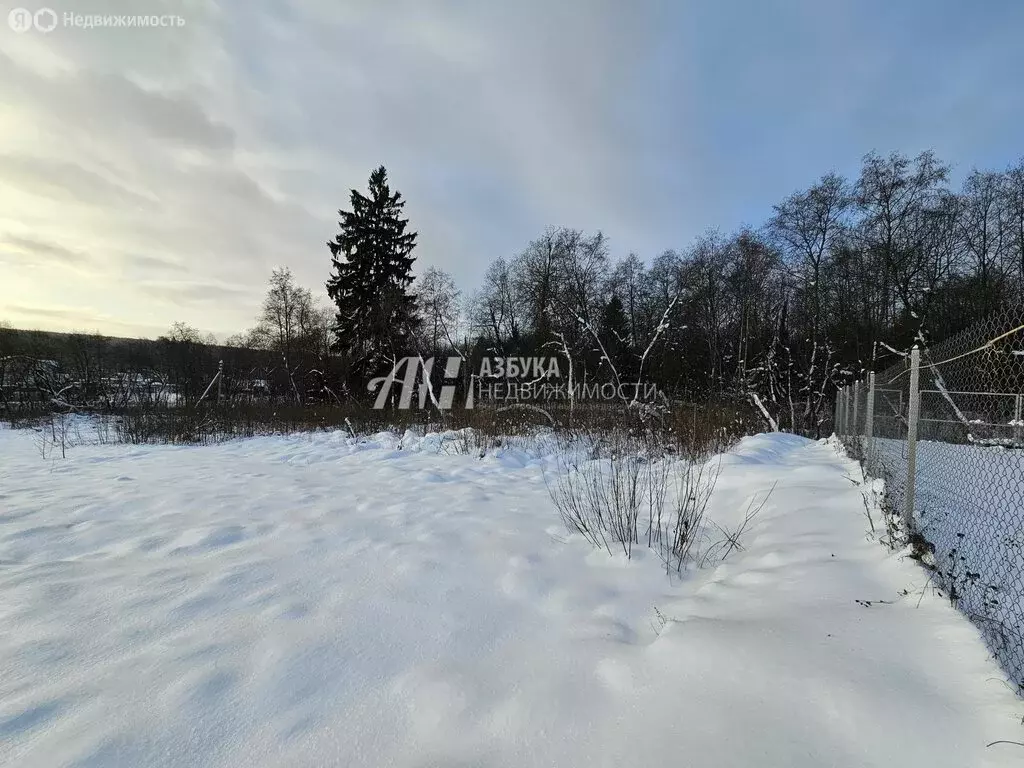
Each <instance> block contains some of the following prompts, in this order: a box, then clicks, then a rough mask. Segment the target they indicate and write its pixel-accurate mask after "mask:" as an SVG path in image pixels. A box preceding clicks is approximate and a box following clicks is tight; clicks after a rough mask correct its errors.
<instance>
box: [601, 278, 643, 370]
mask: <svg viewBox="0 0 1024 768" xmlns="http://www.w3.org/2000/svg"><path fill="white" fill-rule="evenodd" d="M597 333H598V338H599V339H600V340H601V345H602V346H603V347H604V351H605V352H606V353H607V355H608V362H610V363H611V365H613V366H615V371H616V372H617V373H618V375H619V379H620V380H621V381H622V383H623V384H625V383H627V382H628V383H632V381H633V380H634V378H635V376H636V370H635V369H636V365H635V361H634V359H633V354H632V349H631V342H630V330H629V320H628V319H627V318H626V312H625V308H624V307H623V305H622V299H620V298H619V297H618V295H616V294H614V293H613V294H612V296H611V299H609V300H608V303H607V304H605V306H604V311H603V312H602V313H601V326H600V328H599V329H598V332H597Z"/></svg>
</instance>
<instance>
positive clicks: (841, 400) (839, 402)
mask: <svg viewBox="0 0 1024 768" xmlns="http://www.w3.org/2000/svg"><path fill="white" fill-rule="evenodd" d="M836 411H837V413H838V419H837V421H838V422H839V427H838V429H836V434H838V435H839V436H840V437H843V436H844V435H845V434H846V387H843V388H842V389H840V390H839V396H838V397H837V398H836Z"/></svg>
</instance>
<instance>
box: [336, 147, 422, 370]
mask: <svg viewBox="0 0 1024 768" xmlns="http://www.w3.org/2000/svg"><path fill="white" fill-rule="evenodd" d="M350 204H351V206H352V210H351V211H344V210H342V211H338V214H339V215H340V216H341V221H340V222H339V225H340V227H341V232H339V233H338V235H336V236H335V238H334V240H333V241H330V242H328V243H327V245H328V247H329V248H330V249H331V257H332V258H331V262H332V264H333V266H334V271H333V274H332V275H331V278H330V280H328V281H327V294H328V295H329V296H330V297H331V299H332V300H333V301H334V303H335V305H336V306H337V310H338V311H337V316H336V321H335V326H334V331H335V333H336V336H337V342H336V345H335V346H336V349H337V351H338V352H340V353H341V354H342V355H343V356H344V357H345V358H347V362H348V365H349V368H350V371H351V373H352V374H353V376H354V377H356V378H357V379H366V378H369V377H372V376H379V375H383V374H384V373H386V369H389V368H390V366H392V365H394V363H395V362H396V361H397V360H398V358H400V357H402V356H404V355H406V354H408V353H409V352H410V347H411V345H412V343H413V334H414V332H415V330H416V328H417V326H418V324H419V315H418V310H417V306H416V299H415V296H413V295H412V294H411V293H410V291H409V288H410V286H411V285H412V282H413V276H412V264H413V261H415V257H414V256H413V255H412V251H413V249H414V248H415V247H416V233H415V232H408V231H406V229H407V227H408V225H409V221H408V219H404V218H402V215H401V214H402V208H403V207H404V206H405V201H404V200H403V199H402V195H401V193H399V192H397V191H395V192H392V191H391V189H390V188H389V187H388V178H387V171H386V170H385V169H384V166H381V167H380V168H378V169H377V170H375V171H374V172H373V173H372V174H370V182H369V196H368V197H367V196H366V195H363V194H362V193H360V192H359V191H357V190H355V189H353V190H352V194H351V198H350Z"/></svg>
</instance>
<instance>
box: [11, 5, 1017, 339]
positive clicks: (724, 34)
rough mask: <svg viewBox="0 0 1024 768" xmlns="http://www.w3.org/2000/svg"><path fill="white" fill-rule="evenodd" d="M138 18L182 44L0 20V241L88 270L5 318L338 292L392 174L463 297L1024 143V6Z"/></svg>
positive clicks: (184, 307) (52, 279)
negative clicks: (587, 257)
mask: <svg viewBox="0 0 1024 768" xmlns="http://www.w3.org/2000/svg"><path fill="white" fill-rule="evenodd" d="M24 4H25V5H26V7H29V8H30V10H34V9H35V7H37V6H38V5H39V4H43V3H38V4H35V3H34V0H25V3H24ZM48 4H49V5H51V6H52V3H48ZM55 10H58V13H62V12H63V11H64V10H66V9H65V8H58V9H55ZM82 12H83V13H84V12H85V11H84V10H83V11H82ZM88 12H89V13H98V14H130V15H135V14H137V13H139V9H138V4H137V3H136V2H134V1H133V0H96V2H95V3H92V4H91V5H90V7H89V9H88ZM146 13H147V14H150V13H155V14H159V13H173V14H177V15H180V16H182V18H183V19H184V20H185V25H184V26H183V27H170V28H131V29H129V28H116V29H115V28H110V29H88V30H87V29H72V28H58V29H56V30H54V32H53V33H51V34H49V35H39V34H33V33H26V34H23V35H17V34H15V33H13V32H11V31H10V30H7V29H6V28H2V27H0V141H2V142H3V154H2V155H0V232H7V233H9V234H10V235H12V236H14V237H17V238H21V240H22V241H23V242H22V243H21V245H17V244H16V243H13V242H12V241H10V240H9V238H8V242H9V245H10V248H9V250H8V253H16V254H18V257H19V258H20V257H23V256H27V255H32V258H36V259H40V260H44V259H45V260H46V262H47V263H49V264H52V265H58V264H61V263H63V264H65V265H69V264H72V263H73V262H74V255H75V254H77V255H83V254H88V260H87V261H80V262H78V268H77V269H76V272H75V274H70V273H69V274H64V273H62V272H61V271H60V270H58V269H56V268H54V269H51V270H50V272H48V273H47V280H46V281H41V280H39V279H38V278H37V277H36V276H35V274H34V273H30V272H29V271H28V270H27V267H26V266H25V264H24V263H22V262H19V263H16V264H14V265H11V264H10V260H9V259H8V261H7V262H5V264H6V266H5V271H6V272H7V275H6V278H7V279H6V280H4V281H2V282H0V308H2V307H3V306H4V304H5V302H7V305H8V306H9V305H10V302H12V301H17V304H18V305H19V306H22V307H27V306H29V305H31V306H34V307H37V308H39V309H40V311H46V310H47V309H48V308H52V307H63V308H66V307H73V306H81V307H93V306H102V308H103V311H102V312H101V313H99V314H98V315H90V317H95V318H96V319H97V321H102V322H108V321H107V320H103V319H102V318H103V317H108V318H110V320H109V322H110V323H111V325H110V327H111V328H112V329H113V328H115V327H116V328H123V326H121V325H117V323H124V324H128V325H132V324H135V325H134V327H137V328H140V329H141V328H152V327H160V328H166V327H167V326H169V325H170V323H171V322H173V321H175V320H186V321H189V322H191V323H192V324H194V325H197V326H201V327H205V328H210V329H213V330H215V331H217V332H219V333H221V334H227V333H231V332H234V331H237V330H239V329H242V328H245V327H247V326H249V325H251V323H252V319H253V318H252V315H253V313H254V311H255V309H256V308H257V307H258V305H259V302H260V300H261V298H262V294H263V291H264V288H265V283H266V279H267V278H268V277H269V274H270V271H271V269H272V268H273V267H274V266H275V265H278V264H287V265H289V266H291V267H292V269H293V271H294V273H295V275H296V277H297V278H298V279H299V280H300V281H301V282H303V283H304V284H306V285H307V286H309V287H311V288H313V289H314V290H315V291H318V292H320V291H322V289H323V283H324V281H325V280H326V278H327V275H328V271H329V264H330V261H329V254H328V251H327V248H326V246H325V241H326V240H328V239H330V238H331V237H332V236H333V234H334V233H335V232H336V228H337V215H336V212H337V209H338V208H341V207H344V206H346V205H347V201H348V192H349V189H350V188H352V187H363V186H364V185H365V180H366V177H367V176H368V174H369V172H370V170H371V169H372V168H374V167H375V166H377V165H379V164H381V163H383V164H385V165H386V166H387V167H388V169H389V172H390V174H391V178H392V181H393V184H394V186H396V187H397V188H398V189H400V190H401V191H402V192H403V194H404V195H405V197H406V200H407V208H406V212H407V214H408V215H409V216H410V218H411V220H412V227H413V229H415V230H417V231H418V232H419V234H420V238H419V247H418V249H417V254H418V257H419V259H420V262H419V264H418V265H417V269H419V270H422V269H424V268H426V266H428V265H437V266H441V267H443V268H445V269H448V270H450V271H452V272H453V273H454V274H455V276H456V278H457V279H458V281H459V283H460V284H461V287H462V288H463V289H464V290H465V291H466V292H467V293H468V292H471V291H472V290H473V289H474V288H475V286H476V285H477V283H478V281H479V279H480V277H481V276H482V274H483V272H484V270H485V269H486V266H487V264H488V263H489V262H490V261H491V260H492V259H493V258H495V257H497V256H508V255H511V254H512V253H514V252H515V251H516V250H518V249H519V248H521V247H522V246H523V245H525V243H526V242H527V241H529V240H530V239H531V238H532V237H534V236H536V235H537V234H539V233H540V232H541V231H542V230H543V229H544V227H545V226H547V225H551V224H555V225H568V226H575V227H581V228H586V229H590V230H595V229H598V228H600V229H602V230H604V231H605V233H606V234H607V235H609V237H610V241H611V246H612V249H613V252H614V253H615V255H625V254H626V253H627V252H629V251H630V250H636V251H638V252H639V253H640V254H641V255H643V256H648V257H650V256H653V255H654V254H656V253H658V252H660V251H661V250H663V249H664V248H668V247H676V248H678V247H685V245H686V244H687V242H688V241H689V240H690V239H692V238H693V237H694V236H695V235H696V234H698V233H699V232H700V231H702V230H703V229H704V228H705V227H708V226H718V227H722V228H724V229H731V228H733V227H736V226H738V225H739V224H740V223H742V222H747V223H751V224H757V223H759V222H760V220H762V219H763V218H764V216H766V215H767V214H768V213H769V212H770V208H771V205H772V203H774V202H776V201H777V200H778V199H780V198H781V197H782V196H784V195H786V194H788V193H789V192H791V191H792V190H793V189H796V188H797V187H799V186H801V185H806V184H808V183H810V182H811V181H813V180H814V179H815V178H816V177H818V176H819V175H820V174H821V173H823V172H826V171H828V170H830V169H833V168H835V169H838V170H840V171H844V172H847V173H850V172H855V171H856V166H857V163H858V161H859V158H860V157H861V155H863V154H864V152H866V151H867V150H869V149H872V148H878V149H880V150H882V151H889V150H892V149H899V150H903V151H907V152H916V151H918V150H919V149H922V148H924V147H927V146H934V147H935V148H936V149H938V150H939V152H940V154H946V155H947V157H946V159H948V160H951V161H954V162H958V163H962V164H964V165H967V166H969V165H971V164H973V163H979V164H985V163H990V162H998V163H1005V162H1009V161H1010V160H1012V159H1013V158H1014V156H1015V155H1016V154H1018V153H1019V152H1020V151H1021V150H1020V148H1019V145H1018V144H1017V143H1016V142H1017V141H1018V140H1017V138H1016V135H1015V133H1014V128H1015V126H1017V125H1019V123H1020V119H1021V118H1022V117H1024V107H1022V105H1021V104H1020V100H1019V99H1014V98H1013V97H1012V94H1014V93H1016V89H1017V85H1016V81H1015V80H1014V78H1015V77H1016V73H1017V72H1019V71H1021V69H1024V54H1022V52H1021V48H1020V46H1019V45H1017V44H1016V41H1015V39H1014V38H1013V34H1014V32H1015V30H1018V29H1019V28H1020V26H1021V24H1022V23H1024V6H1019V5H1016V4H1000V5H999V6H998V7H993V8H991V9H987V11H986V13H984V14H981V13H977V12H976V10H975V9H972V8H971V7H969V6H963V5H962V4H961V5H954V4H949V3H945V2H939V3H937V4H936V3H932V2H925V1H924V0H912V1H911V2H908V3H898V4H893V3H883V2H880V0H865V2H863V3H857V4H855V5H844V6H841V7H840V6H835V5H834V4H821V3H817V2H811V1H810V0H797V2H793V3H789V4H786V5H785V6H784V7H775V6H771V7H769V6H768V5H765V4H755V3H750V4H747V5H744V6H742V7H740V6H739V5H738V4H736V3H718V4H706V3H693V2H689V0H680V2H668V0H641V2H637V3H632V4H624V3H621V2H616V1H615V0H564V2H560V3H556V4H552V3H549V2H544V1H542V0H521V1H520V2H517V3H483V2H477V3H457V4H456V3H438V2H427V1H426V0H392V1H391V2H387V3H373V2H364V0H296V1H295V2H291V3H282V2H279V1H278V0H250V2H247V3H229V2H227V1H226V0H220V1H219V2H215V1H214V0H152V2H150V3H149V4H148V5H147V8H146ZM962 32H963V34H962ZM967 32H969V34H967ZM953 155H955V156H953ZM26 243H36V244H43V245H42V246H40V247H35V248H33V247H30V246H29V245H26ZM47 244H48V245H50V246H52V247H53V248H54V249H56V250H52V251H50V252H48V253H47V252H46V251H45V245H47ZM61 249H63V250H61ZM61 254H63V256H62V255H61ZM0 258H2V256H0ZM62 258H63V262H62ZM168 281H170V282H168ZM99 296H101V297H102V299H98V298H97V297H99ZM83 311H84V310H83ZM101 316H102V317H101ZM38 317H40V318H42V317H43V316H42V315H40V316H38ZM51 317H52V325H53V327H60V323H61V322H62V321H61V320H60V316H59V315H53V316H51ZM114 318H116V321H115V320H114Z"/></svg>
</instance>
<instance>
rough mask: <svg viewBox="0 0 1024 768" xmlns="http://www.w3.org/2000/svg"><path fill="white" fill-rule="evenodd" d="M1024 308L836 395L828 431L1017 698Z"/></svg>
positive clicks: (1023, 516) (1023, 517)
mask: <svg viewBox="0 0 1024 768" xmlns="http://www.w3.org/2000/svg"><path fill="white" fill-rule="evenodd" d="M1022 416H1024V310H1022V309H1021V308H1010V309H1006V310H1003V311H1002V312H1000V313H998V314H996V315H994V316H992V317H990V318H988V319H986V320H985V321H983V322H981V323H979V324H977V325H975V326H973V327H971V328H968V329H967V330H965V331H964V332H962V333H961V334H959V335H957V336H955V337H953V338H951V339H948V340H947V341H945V342H943V343H942V344H940V345H937V346H935V347H932V348H930V349H929V348H927V347H924V346H923V345H922V346H921V347H918V346H915V347H914V348H913V349H912V350H911V351H910V353H909V354H907V355H906V356H905V357H903V358H901V360H900V361H899V362H898V363H897V364H896V365H894V366H892V367H891V368H889V369H888V370H885V371H879V372H873V373H869V374H868V375H867V376H866V377H865V378H864V379H863V380H860V381H856V382H853V383H851V384H849V385H848V386H846V387H843V388H842V389H841V390H840V391H839V393H838V395H837V398H836V406H835V415H834V418H835V424H836V434H837V436H838V437H839V438H840V440H841V441H842V442H843V444H844V445H845V446H846V448H847V451H848V452H849V453H850V455H851V456H853V457H855V458H857V459H859V460H860V461H861V462H862V463H863V466H864V470H865V473H866V474H867V475H868V476H869V477H872V478H881V479H883V480H884V481H885V504H886V506H887V508H888V510H889V512H890V513H891V514H893V515H894V516H896V518H897V519H899V520H900V521H902V524H903V530H904V533H905V536H906V540H907V541H909V542H912V543H913V544H914V548H915V552H916V553H917V554H918V555H920V556H921V557H922V561H923V562H924V563H925V564H926V565H927V566H928V567H930V568H931V569H933V581H934V582H935V583H936V584H937V585H938V586H939V587H940V588H941V589H942V590H943V592H944V594H946V595H947V596H948V597H949V599H950V601H951V602H952V603H953V604H955V605H957V606H958V607H959V608H960V609H961V610H962V611H963V612H964V613H965V614H966V615H967V616H968V617H969V618H970V619H971V620H972V621H973V622H974V623H975V624H976V625H977V626H978V628H979V629H980V630H981V632H982V634H983V635H984V637H985V639H986V641H987V643H988V645H989V648H990V649H991V650H992V652H993V654H994V655H995V657H996V658H997V659H998V660H999V662H1000V663H1001V664H1002V665H1003V667H1004V669H1005V670H1006V672H1007V674H1008V675H1009V677H1010V678H1011V679H1012V680H1013V681H1014V682H1015V683H1016V684H1017V686H1018V690H1019V691H1020V692H1022V693H1024V418H1022Z"/></svg>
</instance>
